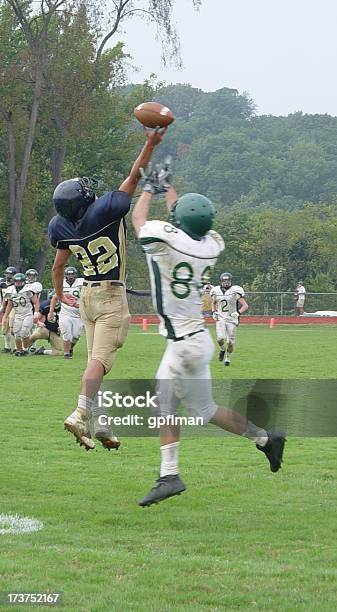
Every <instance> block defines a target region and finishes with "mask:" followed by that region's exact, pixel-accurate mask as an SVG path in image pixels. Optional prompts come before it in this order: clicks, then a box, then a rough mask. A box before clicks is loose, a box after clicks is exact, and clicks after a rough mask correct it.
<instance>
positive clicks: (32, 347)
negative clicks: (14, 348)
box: [29, 346, 37, 353]
mask: <svg viewBox="0 0 337 612" xmlns="http://www.w3.org/2000/svg"><path fill="white" fill-rule="evenodd" d="M36 350H37V349H36V346H31V347H30V349H29V352H30V353H36Z"/></svg>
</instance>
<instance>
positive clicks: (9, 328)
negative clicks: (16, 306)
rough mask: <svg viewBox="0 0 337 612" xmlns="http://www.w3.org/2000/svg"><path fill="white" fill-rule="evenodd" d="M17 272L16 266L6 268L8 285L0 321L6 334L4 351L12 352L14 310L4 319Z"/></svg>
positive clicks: (0, 312) (4, 294)
mask: <svg viewBox="0 0 337 612" xmlns="http://www.w3.org/2000/svg"><path fill="white" fill-rule="evenodd" d="M15 274H16V268H14V266H8V268H6V270H5V281H6V287H4V288H3V290H2V305H1V309H0V322H2V333H3V336H4V341H5V347H4V348H3V349H2V351H1V352H2V353H11V352H12V351H11V335H12V332H13V318H14V311H13V312H12V313H11V315H10V317H9V318H7V319H6V320H5V322H4V321H3V317H4V314H5V311H6V308H7V305H8V295H9V294H10V293H11V291H12V287H13V285H14V280H13V278H14V275H15Z"/></svg>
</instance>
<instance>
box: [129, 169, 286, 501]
mask: <svg viewBox="0 0 337 612" xmlns="http://www.w3.org/2000/svg"><path fill="white" fill-rule="evenodd" d="M145 178H146V182H145V186H144V191H143V193H142V195H141V196H140V197H139V199H138V201H137V203H136V205H135V207H134V209H133V213H132V222H133V226H134V228H135V232H136V235H137V236H138V238H139V241H140V244H141V246H142V247H143V250H144V251H145V252H146V257H147V263H148V266H149V271H150V278H151V288H152V297H153V303H154V306H155V308H156V310H157V312H158V315H159V317H160V319H161V322H162V327H165V329H166V339H167V345H166V350H165V353H164V355H163V357H162V360H161V363H160V366H159V370H158V372H157V380H158V387H157V396H158V399H159V412H160V416H162V417H163V416H164V417H170V418H168V419H167V421H165V424H162V425H161V426H160V450H161V465H160V475H159V478H158V480H157V482H156V484H155V486H154V487H153V488H152V489H151V490H150V491H149V493H148V494H147V495H146V496H145V497H144V498H143V499H142V500H140V502H139V505H140V506H150V505H151V504H154V503H158V502H160V501H162V500H164V499H166V498H168V497H172V496H173V495H179V494H180V493H182V492H183V491H184V490H185V488H186V487H185V485H184V483H183V482H182V481H181V480H180V477H179V470H178V447H179V438H180V428H179V425H178V424H176V422H174V424H172V416H173V418H175V417H176V410H177V407H178V406H179V404H180V403H183V405H184V406H185V407H186V408H187V409H188V411H189V413H190V414H193V415H197V416H198V417H199V418H200V417H201V418H202V420H203V423H204V424H207V423H208V422H212V423H214V424H215V425H217V426H219V427H221V428H222V429H225V430H227V431H230V432H232V433H236V434H238V435H242V436H246V437H248V438H250V439H251V440H253V441H254V442H255V443H256V445H257V448H258V449H259V450H261V451H263V452H264V453H265V454H266V456H267V458H268V460H269V462H270V468H271V470H272V471H273V472H277V471H278V470H279V468H280V467H281V461H282V455H283V448H284V442H285V436H284V434H283V433H280V432H278V433H277V432H274V433H272V432H269V433H267V432H266V431H265V430H264V429H260V428H259V427H256V426H255V425H254V424H253V423H251V422H249V421H248V420H247V419H246V417H243V416H242V415H240V414H238V413H235V412H233V411H231V410H227V409H224V408H219V407H218V406H217V405H216V404H215V402H214V400H213V397H212V391H211V375H210V365H209V364H210V361H211V359H212V355H213V351H214V345H213V342H212V339H211V337H210V335H209V333H208V330H207V329H205V326H204V320H203V317H202V312H201V308H202V302H201V295H202V288H203V286H204V285H205V283H206V282H208V281H207V279H208V277H209V274H210V272H211V270H212V267H213V266H214V265H215V263H216V259H217V257H218V256H219V254H220V253H221V251H222V250H223V249H224V242H223V240H222V238H221V236H220V235H219V234H218V233H217V232H214V231H211V227H212V224H213V218H214V214H215V211H214V208H213V205H212V203H211V202H210V200H209V199H208V198H206V197H205V196H203V195H200V194H194V193H189V194H185V195H183V196H182V197H180V198H179V199H177V194H176V192H175V190H174V189H173V188H172V187H170V186H169V185H168V184H167V179H168V177H167V175H166V176H165V173H164V175H163V174H162V173H161V172H159V170H158V168H157V169H156V172H154V173H152V174H151V175H149V176H148V177H145ZM164 180H165V182H164ZM162 191H166V202H167V207H168V209H169V211H170V222H166V221H159V220H155V221H148V220H147V218H148V211H149V207H150V203H151V200H152V196H153V194H154V193H161V192H162Z"/></svg>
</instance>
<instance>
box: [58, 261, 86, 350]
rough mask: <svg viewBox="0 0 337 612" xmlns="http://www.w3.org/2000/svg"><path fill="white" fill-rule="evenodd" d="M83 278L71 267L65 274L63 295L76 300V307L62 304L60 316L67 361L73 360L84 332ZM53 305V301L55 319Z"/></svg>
mask: <svg viewBox="0 0 337 612" xmlns="http://www.w3.org/2000/svg"><path fill="white" fill-rule="evenodd" d="M83 281H84V279H83V278H77V271H76V268H73V267H71V266H69V267H68V268H66V269H65V272H64V281H63V294H64V295H71V296H73V297H74V298H76V303H75V305H74V306H69V304H66V303H65V302H61V310H60V314H59V326H60V331H61V336H62V340H63V346H64V357H65V359H71V358H72V356H73V349H74V346H75V344H76V342H78V340H79V339H80V336H81V334H82V331H83V322H82V319H81V315H80V309H79V304H80V294H81V289H82V286H83ZM53 305H54V302H53V301H52V303H51V307H50V317H51V318H52V317H53Z"/></svg>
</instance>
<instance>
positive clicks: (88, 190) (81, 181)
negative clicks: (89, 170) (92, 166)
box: [53, 176, 98, 221]
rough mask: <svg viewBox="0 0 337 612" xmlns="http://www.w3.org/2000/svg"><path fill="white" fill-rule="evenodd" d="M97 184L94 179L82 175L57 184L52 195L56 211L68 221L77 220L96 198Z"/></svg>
mask: <svg viewBox="0 0 337 612" xmlns="http://www.w3.org/2000/svg"><path fill="white" fill-rule="evenodd" d="M97 184H98V181H96V180H95V179H91V178H88V177H86V176H84V177H82V178H73V179H69V180H68V181H63V182H62V183H60V184H59V185H57V187H56V189H55V191H54V195H53V202H54V206H55V209H56V212H57V213H58V214H59V215H60V216H61V217H64V218H65V219H68V220H70V221H79V220H80V219H81V218H82V217H83V215H84V214H85V212H86V210H87V208H88V207H89V206H90V205H91V204H92V203H93V202H94V201H95V199H96V194H95V191H94V188H95V187H96V185H97Z"/></svg>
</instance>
